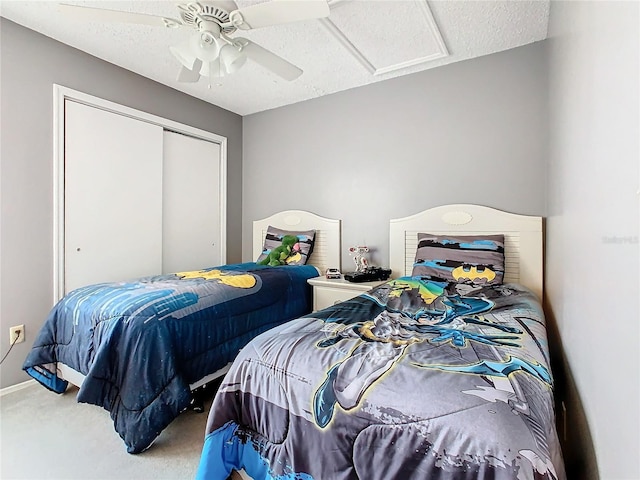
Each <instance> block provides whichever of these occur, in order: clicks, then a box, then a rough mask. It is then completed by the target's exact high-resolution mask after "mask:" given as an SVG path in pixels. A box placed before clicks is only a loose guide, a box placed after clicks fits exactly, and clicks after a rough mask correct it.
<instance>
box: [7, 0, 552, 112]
mask: <svg viewBox="0 0 640 480" xmlns="http://www.w3.org/2000/svg"><path fill="white" fill-rule="evenodd" d="M295 1H305V0H295ZM64 3H70V4H75V5H83V6H92V7H99V8H105V9H112V10H123V11H130V12H137V13H146V14H151V15H158V16H165V17H171V18H179V14H178V9H177V8H176V3H179V2H178V1H150V0H148V1H82V2H80V1H65V2H64ZM255 3H261V1H256V0H236V4H237V5H238V7H239V8H243V7H246V6H249V5H253V4H255ZM329 6H330V9H331V14H330V16H329V17H328V18H327V19H321V20H309V21H304V22H298V23H293V24H287V25H277V26H272V27H266V28H262V29H258V30H250V31H243V32H242V36H244V37H246V38H249V39H250V40H251V41H253V42H255V43H258V44H259V45H261V46H263V47H265V48H267V49H269V50H271V51H272V52H274V53H277V54H278V55H280V56H282V57H283V58H285V59H287V60H288V61H289V62H291V63H293V64H295V65H297V66H298V67H300V68H301V69H303V70H304V73H303V74H302V76H300V77H299V78H298V79H296V80H294V81H292V82H288V81H285V80H282V79H280V78H279V77H277V76H275V75H274V74H272V73H271V72H269V71H267V70H265V69H263V68H262V67H261V66H259V65H257V64H255V63H253V62H251V61H248V62H247V63H246V64H245V65H244V66H243V67H242V68H241V69H240V70H239V71H238V72H236V73H234V74H233V75H229V76H226V77H223V78H220V79H219V80H218V81H217V82H216V83H214V84H212V85H211V86H210V88H209V85H208V81H207V79H205V78H201V79H200V81H199V82H198V83H195V84H188V83H179V82H177V81H176V75H177V73H178V70H179V68H180V65H179V63H178V62H177V60H176V59H175V58H174V57H173V56H172V55H171V53H170V52H169V47H170V46H172V45H176V44H179V43H182V42H184V41H185V40H187V39H188V38H189V36H190V35H192V34H193V32H194V31H193V30H191V29H187V28H178V29H168V28H163V27H152V26H146V25H133V24H118V23H104V22H82V21H78V20H75V19H71V18H69V17H68V16H66V15H64V14H63V13H61V12H59V11H58V8H57V7H58V4H57V2H54V1H7V0H2V1H0V15H1V16H3V17H5V18H7V19H9V20H12V21H14V22H16V23H18V24H20V25H23V26H25V27H27V28H30V29H32V30H35V31H38V32H40V33H42V34H44V35H47V36H49V37H51V38H54V39H56V40H58V41H60V42H63V43H66V44H68V45H71V46H73V47H75V48H78V49H80V50H83V51H85V52H87V53H90V54H91V55H94V56H96V57H99V58H102V59H104V60H106V61H108V62H110V63H113V64H115V65H119V66H121V67H123V68H126V69H128V70H131V71H133V72H136V73H138V74H140V75H143V76H145V77H148V78H150V79H152V80H155V81H157V82H160V83H162V84H165V85H168V86H170V87H172V88H175V89H177V90H180V91H182V92H185V93H187V94H189V95H192V96H194V97H197V98H200V99H202V100H204V101H206V102H209V103H212V104H214V105H218V106H220V107H222V108H225V109H227V110H230V111H232V112H235V113H238V114H240V115H249V114H252V113H256V112H260V111H263V110H268V109H272V108H276V107H280V106H283V105H288V104H292V103H296V102H300V101H303V100H308V99H311V98H315V97H319V96H322V95H327V94H331V93H334V92H339V91H342V90H347V89H350V88H355V87H358V86H361V85H366V84H369V83H373V82H378V81H382V80H386V79H389V78H393V77H397V76H400V75H407V74H410V73H415V72H419V71H422V70H426V69H428V68H434V67H438V66H441V65H445V64H448V63H452V62H459V61H461V60H466V59H469V58H473V57H478V56H481V55H487V54H490V53H494V52H499V51H502V50H507V49H509V48H514V47H518V46H521V45H526V44H528V43H532V42H535V41H538V40H542V39H544V38H546V35H547V25H548V18H549V1H548V0H533V1H526V0H506V1H473V0H468V1H455V0H444V1H428V2H427V1H425V0H332V1H329Z"/></svg>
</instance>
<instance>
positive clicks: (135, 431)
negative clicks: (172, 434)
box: [23, 263, 318, 453]
mask: <svg viewBox="0 0 640 480" xmlns="http://www.w3.org/2000/svg"><path fill="white" fill-rule="evenodd" d="M317 275H318V271H317V269H316V268H315V267H313V266H311V265H300V266H282V267H265V266H260V265H257V264H255V263H247V264H235V265H226V266H222V267H215V268H208V269H204V270H199V271H195V272H182V273H176V274H170V275H160V276H155V277H147V278H142V279H139V280H136V281H133V282H119V283H103V284H97V285H90V286H87V287H82V288H79V289H77V290H74V291H72V292H70V293H69V294H68V295H66V296H65V297H64V298H63V299H62V300H60V302H58V304H57V305H56V306H55V307H54V308H53V309H52V311H51V312H50V314H49V317H48V318H47V320H46V322H45V324H44V326H43V327H42V329H41V331H40V333H39V335H38V337H37V338H36V341H35V342H34V345H33V348H32V350H31V352H30V353H29V355H28V356H27V358H26V360H25V362H24V365H23V369H24V370H25V371H26V372H27V373H28V374H29V375H31V376H32V377H33V378H35V379H36V380H38V381H39V382H40V383H42V384H43V385H44V386H46V387H47V388H49V389H51V390H53V391H55V392H57V393H62V392H64V391H65V389H66V388H67V382H66V381H65V380H63V379H61V378H59V377H58V376H57V375H56V365H57V362H62V363H64V364H65V365H67V366H69V367H71V368H73V369H74V370H76V371H78V372H80V373H81V374H83V375H84V376H85V379H84V382H83V383H82V386H81V388H80V390H79V392H78V401H79V402H85V403H92V404H95V405H99V406H102V407H104V408H105V409H107V410H108V411H109V412H110V413H111V418H112V419H113V422H114V426H115V429H116V431H117V432H118V433H119V434H120V436H121V437H122V439H123V440H124V442H125V444H126V446H127V451H128V452H129V453H138V452H141V451H143V450H145V449H146V448H148V447H149V446H150V445H151V443H152V442H153V441H154V439H155V438H156V437H157V436H158V435H159V434H160V432H161V431H162V430H163V429H164V428H165V427H166V426H167V425H168V424H169V423H170V422H171V421H172V420H173V419H174V418H175V417H177V416H178V414H179V413H180V412H181V411H183V410H185V409H186V408H187V407H188V405H189V403H190V401H191V392H190V388H189V385H190V384H192V383H194V382H197V381H198V380H200V379H202V378H203V377H205V376H207V375H209V374H211V373H213V372H215V371H216V370H218V369H220V368H222V367H224V366H225V365H226V364H227V363H229V362H230V361H231V360H233V358H234V357H235V356H236V355H237V353H238V351H239V350H240V349H241V348H242V347H243V346H244V345H246V344H247V343H248V342H249V341H250V340H251V339H252V338H254V337H255V336H256V335H258V334H260V333H262V332H264V331H266V330H268V329H270V328H272V327H275V326H277V325H280V324H281V323H283V322H286V321H288V320H291V319H293V318H297V317H299V316H300V315H304V314H306V313H308V312H310V311H311V305H312V299H311V291H310V287H309V285H308V284H307V282H306V280H307V279H308V278H312V277H316V276H317Z"/></svg>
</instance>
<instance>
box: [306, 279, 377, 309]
mask: <svg viewBox="0 0 640 480" xmlns="http://www.w3.org/2000/svg"><path fill="white" fill-rule="evenodd" d="M386 281H387V280H384V281H380V282H362V283H353V282H347V281H346V280H345V279H344V278H335V279H333V278H332V279H328V278H326V277H315V278H310V279H309V280H307V283H308V284H309V285H312V286H313V311H314V312H315V311H317V310H322V309H323V308H327V307H330V306H331V305H335V304H336V303H340V302H344V301H345V300H349V299H350V298H353V297H357V296H358V295H360V294H361V293H362V292H366V291H367V290H371V289H372V288H373V287H375V286H377V285H380V284H381V283H385V282H386Z"/></svg>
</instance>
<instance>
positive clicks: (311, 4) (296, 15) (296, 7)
mask: <svg viewBox="0 0 640 480" xmlns="http://www.w3.org/2000/svg"><path fill="white" fill-rule="evenodd" d="M328 16H329V5H328V4H327V2H326V0H302V1H301V0H271V1H269V2H264V3H258V4H256V5H250V6H248V7H245V8H239V9H238V10H235V11H233V12H231V13H230V14H229V20H230V23H231V24H233V25H234V26H235V27H236V28H239V29H241V30H250V29H253V28H262V27H269V26H271V25H280V24H283V23H291V22H300V21H303V20H311V19H314V18H324V17H328Z"/></svg>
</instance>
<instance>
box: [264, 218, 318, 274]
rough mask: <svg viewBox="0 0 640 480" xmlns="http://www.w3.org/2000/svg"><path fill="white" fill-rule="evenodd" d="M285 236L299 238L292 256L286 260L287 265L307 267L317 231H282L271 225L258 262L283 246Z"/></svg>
mask: <svg viewBox="0 0 640 480" xmlns="http://www.w3.org/2000/svg"><path fill="white" fill-rule="evenodd" d="M285 235H293V236H296V237H298V243H296V244H295V245H294V248H293V250H292V252H291V255H289V257H288V258H287V259H286V260H285V262H286V264H287V265H305V264H306V263H307V260H308V259H309V255H311V252H312V251H313V243H314V241H315V238H316V231H315V230H307V231H303V232H295V231H288V230H282V229H280V228H276V227H272V226H271V225H269V228H267V235H266V236H265V238H264V245H263V247H262V253H261V254H260V256H259V257H258V259H257V260H256V262H258V263H259V262H261V261H262V260H264V259H265V258H267V256H268V255H269V252H271V250H273V249H274V248H276V247H279V246H280V245H282V237H284V236H285Z"/></svg>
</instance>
